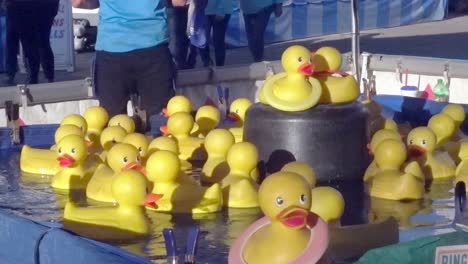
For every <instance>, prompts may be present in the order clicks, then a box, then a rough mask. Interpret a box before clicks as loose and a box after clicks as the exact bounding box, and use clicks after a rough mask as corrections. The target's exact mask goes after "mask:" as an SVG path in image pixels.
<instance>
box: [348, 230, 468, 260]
mask: <svg viewBox="0 0 468 264" xmlns="http://www.w3.org/2000/svg"><path fill="white" fill-rule="evenodd" d="M466 244H468V233H466V232H453V233H448V234H443V235H438V236H430V237H424V238H420V239H417V240H413V241H409V242H405V243H400V244H396V245H391V246H387V247H382V248H377V249H373V250H370V251H368V252H367V253H366V254H364V255H363V256H362V257H361V258H360V259H359V261H357V262H356V263H358V264H367V263H369V264H374V263H379V264H386V263H389V264H390V263H391V264H394V263H398V264H405V263H408V264H410V263H411V264H418V263H421V264H427V263H434V260H435V259H434V258H435V253H436V248H437V247H441V246H453V245H466Z"/></svg>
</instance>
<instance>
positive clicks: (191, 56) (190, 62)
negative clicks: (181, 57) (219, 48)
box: [186, 44, 198, 69]
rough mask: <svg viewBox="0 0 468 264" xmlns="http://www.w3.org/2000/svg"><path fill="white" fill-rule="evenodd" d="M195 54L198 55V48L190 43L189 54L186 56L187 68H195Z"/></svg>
mask: <svg viewBox="0 0 468 264" xmlns="http://www.w3.org/2000/svg"><path fill="white" fill-rule="evenodd" d="M197 55H198V48H197V47H195V46H194V45H192V44H190V48H189V55H188V57H187V65H186V66H187V67H186V68H187V69H193V68H195V65H196V64H197Z"/></svg>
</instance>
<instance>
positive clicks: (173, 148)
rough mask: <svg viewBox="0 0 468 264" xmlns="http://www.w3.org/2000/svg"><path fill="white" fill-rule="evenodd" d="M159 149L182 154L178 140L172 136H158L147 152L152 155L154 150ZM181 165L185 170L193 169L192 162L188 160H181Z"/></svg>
mask: <svg viewBox="0 0 468 264" xmlns="http://www.w3.org/2000/svg"><path fill="white" fill-rule="evenodd" d="M158 150H167V151H170V152H172V153H174V154H176V155H177V156H179V155H180V152H179V146H178V145H177V141H176V140H175V139H173V138H170V137H157V138H155V139H153V140H152V141H151V142H150V144H149V146H148V152H147V156H148V157H149V156H151V154H153V153H154V152H156V151H158ZM180 165H181V169H182V170H183V171H186V170H190V169H192V163H190V162H188V161H186V160H182V159H181V160H180Z"/></svg>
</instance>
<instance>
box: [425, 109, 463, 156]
mask: <svg viewBox="0 0 468 264" xmlns="http://www.w3.org/2000/svg"><path fill="white" fill-rule="evenodd" d="M427 127H428V128H429V129H431V130H432V132H434V134H435V135H436V148H440V147H442V146H443V145H444V144H445V143H446V142H447V141H449V140H450V139H451V138H452V137H453V135H454V134H455V132H456V131H455V130H456V127H455V121H454V120H453V119H452V118H451V117H450V116H449V115H446V114H442V113H440V114H436V115H434V116H432V117H431V119H429V122H428V123H427Z"/></svg>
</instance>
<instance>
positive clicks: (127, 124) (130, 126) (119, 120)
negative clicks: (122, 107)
mask: <svg viewBox="0 0 468 264" xmlns="http://www.w3.org/2000/svg"><path fill="white" fill-rule="evenodd" d="M108 126H109V127H113V126H119V127H122V128H123V129H125V131H127V134H131V133H133V132H135V121H133V119H132V118H131V117H129V116H128V115H124V114H121V115H116V116H114V117H112V118H111V119H110V120H109V124H108Z"/></svg>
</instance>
